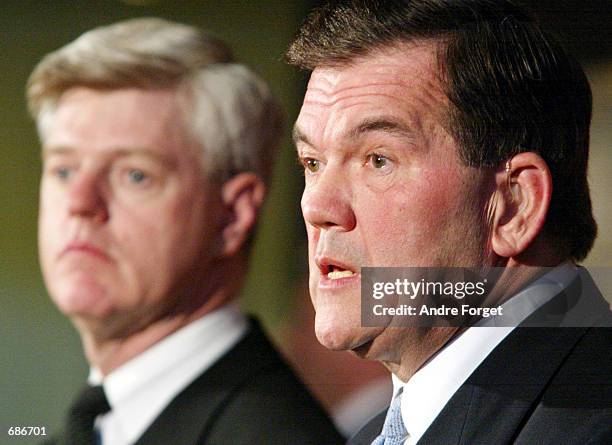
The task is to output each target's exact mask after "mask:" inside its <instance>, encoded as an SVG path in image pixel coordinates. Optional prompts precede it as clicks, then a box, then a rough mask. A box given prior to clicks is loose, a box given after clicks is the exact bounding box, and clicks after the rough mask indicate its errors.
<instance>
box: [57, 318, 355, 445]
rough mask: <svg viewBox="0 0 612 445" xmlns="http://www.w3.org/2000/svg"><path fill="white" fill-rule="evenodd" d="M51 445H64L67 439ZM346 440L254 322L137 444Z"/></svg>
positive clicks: (231, 444)
mask: <svg viewBox="0 0 612 445" xmlns="http://www.w3.org/2000/svg"><path fill="white" fill-rule="evenodd" d="M49 443H51V444H60V443H61V440H55V441H51V442H49ZM340 443H344V440H343V439H342V437H341V436H340V435H339V433H338V432H337V431H336V429H335V427H334V426H333V424H332V423H331V421H330V420H329V418H328V417H327V416H326V414H325V413H324V411H323V409H322V408H321V406H320V405H319V404H318V403H317V402H316V401H315V400H314V399H313V397H312V396H311V395H310V393H309V392H308V390H307V389H306V388H305V387H304V386H303V385H302V384H301V383H300V382H299V381H298V379H297V378H296V377H295V375H294V374H293V373H292V371H291V370H290V369H289V367H288V366H287V365H286V364H285V362H284V361H283V360H282V359H281V357H280V356H279V354H278V353H277V352H276V350H275V349H274V347H273V346H272V345H271V343H270V342H269V341H268V340H267V338H266V337H265V335H264V334H263V332H262V330H261V328H260V327H259V324H258V323H257V322H256V321H254V320H251V326H250V329H249V332H248V334H247V335H246V337H245V338H243V339H242V340H241V341H240V342H239V343H238V344H237V345H236V346H235V347H234V348H233V349H231V350H230V351H229V352H228V353H227V354H226V355H225V356H223V357H222V358H221V359H220V360H219V361H218V362H217V363H215V364H214V365H213V366H212V367H211V368H210V369H208V370H207V371H206V372H204V373H203V374H202V375H201V376H200V377H198V378H197V379H196V380H195V381H193V382H192V383H191V384H190V385H189V386H188V387H187V388H186V389H185V390H184V391H183V392H181V393H180V394H179V395H177V396H176V397H175V398H174V400H172V402H171V403H170V404H169V405H168V406H167V407H166V409H164V411H163V412H162V413H161V414H160V415H159V417H158V418H157V419H156V420H155V421H154V422H153V424H152V425H151V426H150V427H149V429H148V430H147V431H145V433H144V434H143V435H142V436H141V438H140V439H139V440H138V441H137V442H136V444H137V445H151V444H160V445H170V444H177V445H191V444H209V445H240V444H245V445H246V444H248V445H256V444H271V445H275V444H278V445H284V444H288V445H289V444H295V445H302V444H312V445H325V444H330V445H331V444H340ZM104 445H112V444H104Z"/></svg>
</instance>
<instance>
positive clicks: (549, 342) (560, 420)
mask: <svg viewBox="0 0 612 445" xmlns="http://www.w3.org/2000/svg"><path fill="white" fill-rule="evenodd" d="M581 275H582V277H583V280H582V281H580V280H579V281H578V282H576V281H575V282H574V285H576V286H578V287H580V291H581V292H584V291H585V289H586V292H587V296H588V303H589V304H588V305H585V306H584V307H583V308H582V310H581V311H580V317H581V320H582V322H581V323H576V320H573V322H572V323H573V324H574V325H575V324H583V322H587V323H584V324H588V325H590V327H588V326H584V327H561V326H564V325H567V323H566V321H567V317H566V316H565V315H564V314H567V313H569V311H568V309H569V308H571V307H573V306H575V303H576V298H575V295H576V294H575V293H574V290H572V289H571V288H572V286H570V288H569V292H563V293H561V294H559V295H557V296H556V297H554V298H553V299H552V300H551V301H550V302H549V303H547V304H546V305H544V306H543V307H542V308H541V309H539V310H538V311H536V312H535V313H534V314H533V315H532V316H531V317H529V318H528V319H527V320H526V321H525V322H524V323H523V324H522V325H521V326H519V327H517V328H516V329H514V330H513V331H512V333H511V334H510V335H508V337H506V338H505V339H504V340H503V341H502V342H501V343H500V344H499V345H498V346H497V348H495V349H494V350H493V352H491V354H490V355H489V356H488V357H487V358H486V359H485V360H484V361H483V362H482V363H481V365H480V366H479V367H478V368H477V369H476V370H475V371H474V373H473V374H472V375H471V376H470V377H469V378H468V379H467V380H466V382H465V383H464V384H463V385H462V386H461V387H460V388H459V390H457V392H456V393H455V394H454V395H453V397H452V398H451V399H450V400H449V402H448V403H447V405H446V406H445V407H444V409H443V410H442V411H441V412H440V414H439V415H438V416H437V417H436V419H435V420H434V422H433V423H432V424H431V426H430V427H429V429H428V430H427V431H426V432H425V433H424V434H423V436H422V437H421V439H420V440H419V442H418V443H419V444H427V445H429V444H440V445H451V444H470V445H471V444H495V445H497V444H538V445H540V444H551V445H552V444H555V445H559V444H581V445H582V444H612V329H611V328H609V326H612V322H611V320H612V313H610V308H609V306H608V304H607V303H606V302H605V301H604V300H603V297H601V294H599V292H598V291H597V289H596V287H595V286H594V284H593V283H592V282H591V281H590V278H589V277H588V274H586V277H585V272H584V271H583V272H582V273H581ZM582 295H583V296H584V293H583V294H582ZM580 301H581V302H584V301H586V300H584V298H582V297H581V300H580ZM587 307H588V308H590V313H588V314H587V313H586V311H585V308H587ZM536 320H537V322H538V324H541V322H542V320H548V321H549V323H544V324H547V327H526V326H529V325H533V324H535V323H534V321H536ZM548 326H550V327H548ZM604 326H606V327H604ZM385 414H386V410H385V411H384V412H382V413H380V414H379V415H378V416H376V417H375V418H374V419H372V420H371V421H370V422H368V423H367V424H366V425H365V426H364V428H363V429H362V430H361V431H359V432H358V433H357V434H356V435H355V436H354V437H353V438H351V440H349V442H348V443H349V445H362V444H367V445H369V444H370V443H371V441H372V440H373V439H374V438H375V437H376V436H377V435H378V434H380V431H381V429H382V424H383V422H384V418H385ZM407 421H408V422H409V419H408V420H407Z"/></svg>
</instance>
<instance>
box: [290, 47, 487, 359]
mask: <svg viewBox="0 0 612 445" xmlns="http://www.w3.org/2000/svg"><path fill="white" fill-rule="evenodd" d="M433 54H434V52H433V48H432V47H431V46H430V45H425V44H423V45H412V46H402V47H401V48H396V49H393V50H389V51H388V52H386V53H383V54H381V53H379V54H375V55H368V56H365V57H363V58H361V59H358V60H356V61H355V62H354V63H352V64H350V65H346V66H340V67H319V68H316V69H315V70H314V72H313V73H312V76H311V79H310V82H309V84H308V90H307V92H306V96H305V98H304V103H303V106H302V109H301V112H300V115H299V117H298V120H297V122H296V126H295V132H294V133H295V134H294V136H295V140H296V146H297V151H298V156H299V158H300V160H301V162H302V164H303V165H304V172H305V187H304V193H303V196H302V212H303V215H304V219H305V222H306V228H307V232H308V242H309V268H310V283H309V284H310V294H311V298H312V302H313V304H314V307H315V310H316V322H315V329H316V334H317V337H318V339H319V341H320V342H321V343H322V344H323V345H325V346H327V347H328V348H331V349H350V350H356V351H357V352H359V353H360V354H363V355H365V356H367V357H369V358H375V359H378V360H393V358H394V357H391V355H393V354H394V353H395V352H394V351H392V349H393V348H390V345H391V344H392V343H393V342H392V341H391V340H390V339H391V338H392V337H393V336H394V335H398V334H397V331H398V328H388V329H386V328H384V327H376V328H363V327H361V323H360V268H361V267H364V266H377V267H381V266H398V267H402V266H403V267H409V266H444V265H449V266H452V265H456V266H459V265H464V266H467V265H475V264H479V263H480V262H481V261H482V258H483V252H484V250H485V248H484V244H485V241H484V239H485V237H484V234H483V232H484V230H483V224H482V219H483V218H482V216H481V213H482V211H481V209H482V208H483V199H484V198H483V197H482V195H483V193H482V192H481V189H482V184H483V181H482V179H481V175H480V174H479V173H478V171H477V170H476V169H473V168H469V167H465V166H463V165H462V164H461V162H460V160H459V158H458V152H457V143H456V142H455V140H454V139H453V138H452V137H451V136H450V134H449V133H448V132H447V131H446V130H445V128H444V125H443V123H444V122H445V119H446V112H447V109H448V105H447V100H446V98H445V96H444V94H443V92H442V91H441V87H440V85H439V82H438V80H437V79H436V74H435V73H436V69H435V62H434V56H433Z"/></svg>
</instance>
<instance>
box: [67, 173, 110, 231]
mask: <svg viewBox="0 0 612 445" xmlns="http://www.w3.org/2000/svg"><path fill="white" fill-rule="evenodd" d="M68 187H69V191H68V210H69V212H70V215H71V216H78V217H82V218H89V219H93V220H95V221H96V222H104V221H106V220H107V219H108V208H107V202H106V199H105V197H104V194H103V189H102V183H101V179H100V178H99V177H98V175H96V174H95V173H94V172H87V171H81V172H78V173H76V174H75V177H74V179H73V180H72V181H71V183H70V185H69V186H68Z"/></svg>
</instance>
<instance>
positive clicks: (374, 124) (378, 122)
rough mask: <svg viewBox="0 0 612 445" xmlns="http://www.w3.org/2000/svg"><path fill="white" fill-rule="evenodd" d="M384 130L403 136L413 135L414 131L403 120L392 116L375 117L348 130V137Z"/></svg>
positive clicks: (354, 137)
mask: <svg viewBox="0 0 612 445" xmlns="http://www.w3.org/2000/svg"><path fill="white" fill-rule="evenodd" d="M377 131H380V132H384V133H389V134H392V135H397V136H401V137H409V138H412V137H413V132H412V131H411V130H410V128H409V127H408V126H407V125H406V124H404V123H403V122H400V121H398V120H397V119H395V118H392V117H385V116H383V117H374V118H367V119H364V120H363V121H361V123H359V124H358V125H357V126H355V127H353V128H352V129H351V130H349V131H348V137H349V138H351V139H356V138H358V137H359V136H361V135H363V134H364V133H370V132H377Z"/></svg>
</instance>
